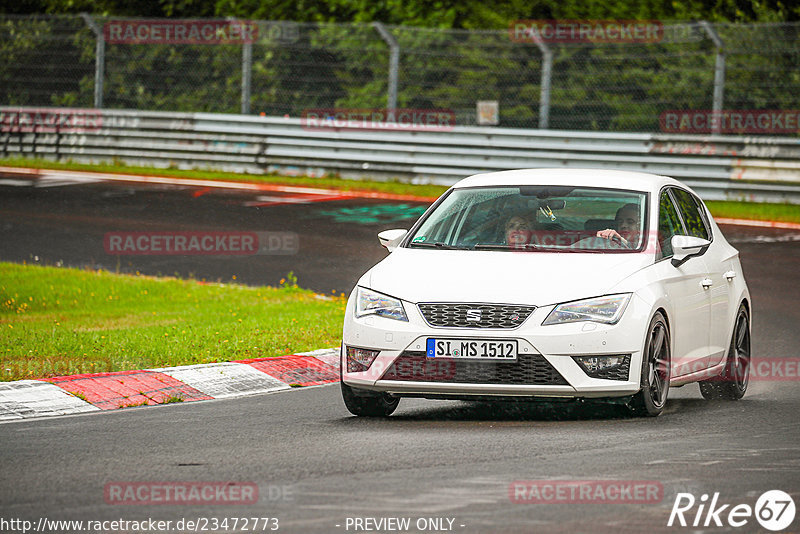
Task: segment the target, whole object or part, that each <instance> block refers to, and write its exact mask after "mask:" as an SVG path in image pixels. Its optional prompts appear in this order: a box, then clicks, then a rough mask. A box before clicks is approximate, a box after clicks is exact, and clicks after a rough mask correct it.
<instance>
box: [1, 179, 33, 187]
mask: <svg viewBox="0 0 800 534" xmlns="http://www.w3.org/2000/svg"><path fill="white" fill-rule="evenodd" d="M0 185H11V186H15V187H28V186H31V185H33V182H31V181H30V180H14V179H13V178H0Z"/></svg>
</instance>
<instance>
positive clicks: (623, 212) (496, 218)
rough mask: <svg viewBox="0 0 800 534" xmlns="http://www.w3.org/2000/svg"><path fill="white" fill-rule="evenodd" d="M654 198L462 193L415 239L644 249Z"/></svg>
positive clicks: (459, 245)
mask: <svg viewBox="0 0 800 534" xmlns="http://www.w3.org/2000/svg"><path fill="white" fill-rule="evenodd" d="M646 201H647V193H644V192H637V191H627V190H619V189H603V188H592V187H565V186H515V187H510V186H504V187H474V188H464V189H454V190H451V191H450V192H449V194H448V195H447V196H446V197H445V198H444V199H442V201H441V202H440V203H439V204H438V205H437V206H436V209H434V210H433V211H432V212H431V213H429V214H428V215H427V216H426V217H425V219H424V220H423V221H422V223H421V224H420V225H419V226H418V227H417V229H416V231H414V233H413V235H412V236H410V238H409V241H408V245H407V246H409V247H412V248H431V249H463V250H514V251H532V252H539V251H559V252H562V251H563V252H615V253H616V252H635V251H639V250H642V249H643V240H642V236H644V235H645V228H644V224H645V221H646Z"/></svg>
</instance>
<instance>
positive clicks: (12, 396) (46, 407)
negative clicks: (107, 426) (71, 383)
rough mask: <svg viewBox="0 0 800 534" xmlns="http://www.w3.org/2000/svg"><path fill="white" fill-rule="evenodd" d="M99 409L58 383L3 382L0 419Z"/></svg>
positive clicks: (35, 381) (0, 392) (0, 386)
mask: <svg viewBox="0 0 800 534" xmlns="http://www.w3.org/2000/svg"><path fill="white" fill-rule="evenodd" d="M94 411H100V408H98V407H96V406H92V405H91V404H89V403H88V402H86V401H83V400H81V399H79V398H78V397H76V396H74V395H72V394H70V393H67V392H66V391H64V390H63V389H61V388H60V387H58V386H55V385H53V384H51V383H49V382H41V381H39V380H18V381H16V382H10V383H5V384H3V383H0V421H10V420H15V419H27V418H29V417H45V416H52V415H67V414H73V413H83V412H94Z"/></svg>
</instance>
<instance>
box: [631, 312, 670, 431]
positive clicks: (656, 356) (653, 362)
mask: <svg viewBox="0 0 800 534" xmlns="http://www.w3.org/2000/svg"><path fill="white" fill-rule="evenodd" d="M647 332H648V333H647V342H646V343H645V346H644V353H643V355H642V372H641V377H640V384H641V386H642V389H641V390H639V393H637V394H636V395H634V396H633V398H632V399H631V402H630V404H629V406H630V409H631V411H632V412H633V413H635V414H637V415H642V416H646V417H655V416H657V415H659V414H660V413H661V411H662V410H663V409H664V405H665V404H666V403H667V395H668V394H669V379H670V365H671V363H670V362H671V351H670V345H671V344H670V339H669V328H668V327H667V321H666V319H664V316H663V315H662V314H661V312H658V313H656V314H655V315H654V316H653V318H652V319H651V320H650V326H649V328H648V330H647Z"/></svg>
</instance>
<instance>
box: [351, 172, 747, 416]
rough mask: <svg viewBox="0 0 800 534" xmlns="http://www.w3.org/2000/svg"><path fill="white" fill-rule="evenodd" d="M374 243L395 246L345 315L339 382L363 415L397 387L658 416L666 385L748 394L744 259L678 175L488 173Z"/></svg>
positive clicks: (404, 393) (428, 394)
mask: <svg viewBox="0 0 800 534" xmlns="http://www.w3.org/2000/svg"><path fill="white" fill-rule="evenodd" d="M379 240H380V242H381V244H383V245H384V246H385V247H386V248H387V249H388V250H389V251H390V252H391V254H389V256H388V257H386V258H385V259H384V260H383V261H381V262H380V263H378V264H377V265H375V266H374V267H373V268H372V269H370V270H369V271H368V272H367V273H366V274H364V276H362V277H361V279H360V280H359V282H358V284H357V286H356V288H355V289H354V290H353V293H352V294H351V295H350V298H349V300H348V303H347V309H346V312H345V320H344V331H343V342H342V350H341V364H342V365H341V368H342V382H341V388H342V395H343V397H344V402H345V404H346V406H347V408H348V409H349V410H350V412H352V413H353V414H355V415H362V416H386V415H389V414H391V413H392V412H393V411H394V410H395V408H396V407H397V404H398V402H399V399H400V397H424V398H444V399H468V400H513V399H516V400H518V399H525V398H529V399H537V398H539V399H547V398H553V397H561V398H573V399H576V398H615V400H616V401H617V402H622V403H625V404H627V405H628V406H629V407H630V408H631V409H632V410H633V411H634V412H636V413H639V414H642V415H648V416H655V415H658V414H659V413H661V411H662V410H663V408H664V404H665V403H666V401H667V395H668V392H669V388H670V387H675V386H681V385H684V384H687V383H690V382H699V383H700V391H701V392H702V395H703V396H704V397H705V398H720V399H739V398H741V397H742V396H743V395H744V393H745V390H746V389H747V384H748V378H749V368H750V321H751V307H750V295H749V292H748V289H747V285H746V283H745V280H744V277H743V275H742V268H741V264H740V262H739V253H738V251H737V250H736V249H734V248H733V247H732V246H731V245H729V244H728V242H727V241H726V240H725V238H724V237H723V235H722V232H720V229H719V227H718V226H717V225H716V223H715V222H714V220H713V219H712V218H711V215H710V214H709V212H708V210H707V208H706V207H705V205H704V204H703V202H702V201H701V200H700V199H699V198H698V197H697V195H696V194H694V193H693V192H692V191H691V190H690V189H689V188H687V187H686V186H685V185H683V184H681V183H680V182H678V181H676V180H674V179H672V178H668V177H664V176H656V175H651V174H643V173H633V172H617V171H602V170H589V169H585V170H583V169H582V170H553V169H534V170H515V171H504V172H495V173H488V174H479V175H475V176H471V177H469V178H466V179H464V180H461V181H460V182H458V183H457V184H455V185H454V186H453V187H452V188H450V189H449V190H448V191H447V192H446V193H445V194H444V195H442V196H441V198H439V199H438V200H437V201H436V202H435V203H434V204H433V205H432V206H431V207H430V208H429V209H428V210H427V211H426V212H425V213H424V214H423V216H422V217H421V218H420V219H419V220H418V221H417V222H416V223H415V224H414V226H413V227H412V228H411V230H409V231H406V230H387V231H384V232H381V234H379Z"/></svg>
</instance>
